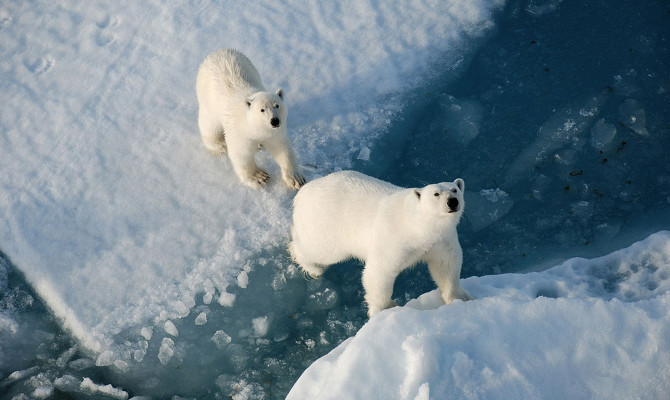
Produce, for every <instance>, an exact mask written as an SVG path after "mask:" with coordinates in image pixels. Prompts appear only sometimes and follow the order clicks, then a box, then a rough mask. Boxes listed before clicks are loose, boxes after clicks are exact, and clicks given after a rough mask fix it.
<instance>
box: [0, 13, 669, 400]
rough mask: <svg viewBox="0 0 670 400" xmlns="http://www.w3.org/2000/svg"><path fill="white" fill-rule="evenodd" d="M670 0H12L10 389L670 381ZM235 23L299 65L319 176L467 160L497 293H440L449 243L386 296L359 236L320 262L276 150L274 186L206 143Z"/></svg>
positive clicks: (227, 394)
mask: <svg viewBox="0 0 670 400" xmlns="http://www.w3.org/2000/svg"><path fill="white" fill-rule="evenodd" d="M646 3H648V4H640V3H639V2H633V1H623V0H622V1H616V2H607V3H606V4H605V3H603V4H566V2H563V1H561V0H545V1H543V0H528V1H525V0H521V1H509V2H504V1H502V0H488V1H487V0H475V1H472V0H450V1H444V2H437V1H436V2H432V1H400V2H393V3H389V4H387V2H382V1H369V2H361V1H345V2H318V1H307V2H305V1H285V2H281V3H276V4H266V3H265V2H233V1H230V2H224V3H223V4H222V3H221V2H210V1H205V0H194V1H188V2H182V3H175V4H171V3H167V4H164V3H162V2H157V1H148V2H140V3H138V2H101V1H100V2H99V1H90V2H83V3H82V2H65V3H64V4H56V3H54V2H47V1H22V2H10V3H6V4H5V3H3V4H2V5H0V56H1V57H0V103H1V104H2V107H0V213H1V215H0V398H3V399H4V398H7V399H48V398H72V397H74V398H110V399H127V398H132V397H136V398H146V397H149V398H218V399H227V398H233V399H236V400H244V399H262V398H264V399H273V398H284V397H286V396H287V395H288V396H289V398H292V399H306V398H309V399H317V398H352V399H355V398H361V399H370V398H379V399H392V398H402V399H443V398H504V399H511V398H584V399H586V398H603V399H605V398H608V399H609V398H645V399H654V398H663V396H664V394H666V393H668V392H670V375H669V373H668V371H670V356H669V355H670V332H669V329H670V316H669V315H668V312H669V311H668V310H669V309H670V308H669V307H668V305H669V304H668V303H669V302H670V297H669V296H670V290H669V289H670V234H669V233H668V232H667V231H666V230H667V229H668V228H670V167H669V165H670V157H669V156H668V154H667V149H668V148H670V132H669V131H670V116H669V115H668V104H670V96H669V94H668V88H669V87H670V79H669V76H668V72H667V71H669V70H670V68H669V66H668V61H669V59H670V51H669V48H670V44H669V40H670V37H669V33H670V32H669V28H668V25H667V23H666V22H667V21H666V19H667V15H668V13H669V12H670V9H668V8H667V6H664V5H663V4H659V2H653V1H650V2H646ZM222 47H233V48H237V49H240V50H242V51H243V52H245V53H246V54H247V55H248V56H249V57H250V58H251V60H252V61H253V62H254V63H255V65H256V67H257V68H258V70H259V72H260V74H261V76H262V77H263V80H264V83H265V86H266V87H268V89H274V88H276V87H282V88H284V90H285V93H286V99H287V100H286V102H287V105H288V107H289V116H288V124H289V127H288V129H289V135H290V137H291V140H292V142H293V144H294V146H295V148H296V152H297V153H298V158H299V163H300V165H301V166H302V168H303V171H304V172H305V173H306V175H307V177H308V179H314V178H316V177H318V176H322V175H325V174H328V173H329V172H332V171H336V170H340V169H346V168H353V169H356V170H359V171H361V172H364V173H368V174H370V175H373V176H376V177H378V178H381V179H385V180H388V181H391V182H392V183H395V184H398V185H403V186H407V187H412V186H415V187H416V186H423V185H425V184H427V183H433V182H439V181H452V180H453V179H455V178H456V177H462V178H464V179H465V181H466V208H465V215H464V218H463V220H462V222H461V225H460V226H459V233H460V237H461V243H462V245H463V250H464V266H463V273H462V275H463V277H464V278H466V277H469V278H467V279H464V281H463V284H464V286H465V287H466V288H467V289H468V290H469V291H470V292H471V293H472V294H473V295H475V296H477V297H478V298H479V299H478V300H476V301H472V302H467V303H463V302H456V303H455V304H453V305H449V306H441V304H439V301H437V299H438V296H437V294H436V292H434V291H432V290H433V289H434V285H433V283H432V282H431V281H430V278H429V277H428V274H427V272H426V270H425V267H423V266H420V267H418V268H416V269H414V270H412V271H410V272H407V273H404V274H402V275H401V276H400V277H399V279H398V282H397V283H396V288H395V292H394V298H395V299H396V300H397V301H398V303H400V304H405V303H407V305H406V306H405V307H399V308H394V309H391V310H388V311H385V312H383V313H381V314H380V315H379V316H377V317H375V318H373V319H372V320H371V321H369V322H368V321H367V318H366V311H365V306H364V304H363V293H362V287H361V285H360V264H359V263H357V262H348V263H343V264H341V265H338V266H336V267H334V268H332V269H331V270H329V271H328V272H327V273H326V274H325V276H324V277H323V278H322V279H319V280H317V281H308V280H305V279H304V278H303V276H302V274H301V273H300V271H299V270H298V269H297V268H296V266H295V265H293V264H292V263H291V261H290V259H289V257H288V255H287V253H286V243H287V241H288V227H289V225H290V212H291V211H290V210H291V201H292V198H293V195H294V192H292V191H291V190H289V189H286V188H285V187H284V186H283V185H282V184H281V181H280V179H279V175H278V174H279V170H278V168H277V167H276V165H275V164H274V162H273V161H272V160H271V159H270V158H269V157H268V156H267V154H265V153H261V154H260V155H259V157H258V158H259V162H260V163H261V164H262V165H263V166H264V167H266V168H267V169H268V170H269V172H270V175H271V177H272V178H271V182H270V184H269V186H268V187H267V188H264V189H262V190H259V191H254V190H251V189H248V188H246V187H244V186H243V185H241V184H240V183H239V181H238V180H237V178H236V176H235V174H234V173H233V171H232V168H231V166H230V163H229V162H228V160H227V159H226V158H225V157H215V156H212V155H210V154H209V153H207V151H206V150H205V149H204V147H203V145H202V143H201V140H200V136H199V133H198V131H197V121H196V120H197V102H196V99H195V76H196V73H197V69H198V66H199V64H200V62H201V61H202V60H203V59H204V57H205V56H206V55H207V54H208V53H210V52H212V51H214V50H217V49H219V48H222ZM656 232H657V233H656ZM650 234H653V235H651V236H649V235H650ZM645 238H646V239H645ZM634 242H636V243H635V244H633V243H634ZM631 244H633V245H632V246H630V245H631ZM629 246H630V247H629ZM617 249H622V250H618V251H615V250H617ZM606 254H607V255H606ZM601 256H602V257H601ZM573 257H587V258H589V259H588V260H587V259H586V258H573ZM568 259H569V260H568ZM565 260H568V261H565ZM563 261H565V262H564V263H562V262H563ZM549 267H553V268H549ZM531 270H535V271H541V270H543V271H541V272H532V273H528V271H531ZM523 272H525V273H523ZM475 275H476V276H479V277H475ZM426 292H428V293H427V294H425V295H423V296H422V297H420V298H418V299H416V300H411V299H415V298H417V297H419V296H420V295H421V294H423V293H426ZM321 357H322V358H321ZM308 367H309V368H308ZM298 378H300V379H298ZM296 381H297V383H296ZM294 384H295V386H294ZM289 392H290V394H289Z"/></svg>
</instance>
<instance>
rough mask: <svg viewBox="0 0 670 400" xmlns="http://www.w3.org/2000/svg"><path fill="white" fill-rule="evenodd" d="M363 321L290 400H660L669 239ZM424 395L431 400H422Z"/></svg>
mask: <svg viewBox="0 0 670 400" xmlns="http://www.w3.org/2000/svg"><path fill="white" fill-rule="evenodd" d="M463 286H464V287H465V288H466V289H467V290H468V291H469V292H470V293H471V294H473V295H474V296H476V297H477V298H478V300H476V301H471V302H456V303H454V304H453V305H450V306H444V305H443V304H442V303H441V301H440V295H439V292H438V291H433V292H430V293H427V294H425V295H423V296H421V297H420V298H418V299H416V300H412V301H410V302H409V303H408V304H407V305H406V306H405V307H402V308H400V307H398V308H394V309H391V310H388V311H386V312H384V313H381V314H380V315H379V316H378V317H374V318H372V320H371V321H370V322H369V323H367V324H366V325H365V326H364V327H363V328H362V329H361V330H360V331H359V332H358V333H357V334H356V336H354V337H353V338H350V339H348V340H347V341H345V342H344V343H342V344H341V345H340V346H338V347H337V348H336V349H335V350H333V351H332V352H330V353H329V354H328V355H326V356H324V357H322V358H321V359H319V360H318V361H316V362H315V363H314V364H313V365H312V366H310V367H309V368H308V369H307V371H305V373H304V374H303V375H302V376H301V378H300V379H299V380H298V382H297V383H296V385H295V386H294V387H293V389H292V390H291V393H290V394H289V396H288V399H410V400H411V399H422V398H431V399H452V398H453V399H489V398H500V399H564V398H571V399H614V398H643V399H661V398H663V396H666V395H667V393H669V392H670V352H669V351H668V350H669V349H670V232H668V231H664V232H660V233H658V234H655V235H652V236H651V237H649V238H648V239H646V240H644V241H642V242H638V243H636V244H635V245H633V246H631V247H630V248H627V249H623V250H620V251H618V252H615V253H612V254H609V255H607V256H604V257H601V258H596V259H592V260H586V259H581V258H575V259H571V260H569V261H567V262H565V263H563V264H561V265H558V266H556V267H553V268H551V269H548V270H546V271H543V272H537V273H528V274H501V275H489V276H484V277H471V278H468V279H465V280H464V281H463ZM426 393H428V394H429V396H428V397H426Z"/></svg>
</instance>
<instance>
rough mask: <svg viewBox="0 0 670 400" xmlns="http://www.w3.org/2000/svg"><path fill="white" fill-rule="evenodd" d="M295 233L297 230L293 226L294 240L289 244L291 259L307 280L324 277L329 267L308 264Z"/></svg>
mask: <svg viewBox="0 0 670 400" xmlns="http://www.w3.org/2000/svg"><path fill="white" fill-rule="evenodd" d="M294 231H295V230H294V228H293V226H291V234H292V236H293V240H292V241H291V243H289V244H288V252H289V254H290V255H291V258H292V259H293V261H295V262H296V263H297V264H298V265H299V266H300V269H301V270H302V272H303V275H305V277H306V278H307V277H309V278H312V279H318V278H320V277H321V275H323V273H324V272H326V269H328V266H327V265H321V264H317V263H311V262H307V260H306V258H305V257H304V256H303V253H302V251H301V250H300V246H299V245H298V243H297V240H296V238H295V237H296V236H295V232H294Z"/></svg>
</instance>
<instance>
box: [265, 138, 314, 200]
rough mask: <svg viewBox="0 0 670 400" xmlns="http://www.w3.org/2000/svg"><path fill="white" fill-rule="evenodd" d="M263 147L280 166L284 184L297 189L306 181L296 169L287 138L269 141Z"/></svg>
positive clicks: (291, 148)
mask: <svg viewBox="0 0 670 400" xmlns="http://www.w3.org/2000/svg"><path fill="white" fill-rule="evenodd" d="M265 147H266V148H267V150H268V152H269V153H270V155H272V158H274V159H275V161H276V162H277V164H278V165H279V168H281V176H282V180H283V181H284V184H285V185H286V186H288V187H289V188H291V189H295V190H298V189H300V188H301V187H302V186H303V185H304V184H305V183H307V180H306V179H305V177H304V176H303V175H302V174H301V173H300V171H299V170H298V165H297V163H296V159H295V154H294V152H293V147H292V146H291V143H289V141H288V140H285V141H280V142H269V143H267V144H266V145H265Z"/></svg>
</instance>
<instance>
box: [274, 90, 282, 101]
mask: <svg viewBox="0 0 670 400" xmlns="http://www.w3.org/2000/svg"><path fill="white" fill-rule="evenodd" d="M275 93H276V94H277V96H279V98H280V99H282V100H284V89H282V88H279V89H277V91H276V92H275Z"/></svg>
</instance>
